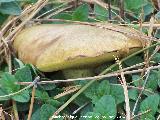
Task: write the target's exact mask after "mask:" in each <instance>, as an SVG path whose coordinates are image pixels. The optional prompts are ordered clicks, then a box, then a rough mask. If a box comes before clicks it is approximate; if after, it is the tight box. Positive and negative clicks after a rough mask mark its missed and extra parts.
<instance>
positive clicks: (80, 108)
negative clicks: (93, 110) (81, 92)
mask: <svg viewBox="0 0 160 120" xmlns="http://www.w3.org/2000/svg"><path fill="white" fill-rule="evenodd" d="M89 103H90V102H86V103H85V104H84V105H82V106H80V107H79V108H78V109H76V110H75V111H74V112H73V113H72V114H73V115H75V114H77V113H78V112H79V111H80V110H82V109H83V108H84V107H85V106H87V105H88V104H89Z"/></svg>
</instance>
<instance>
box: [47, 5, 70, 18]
mask: <svg viewBox="0 0 160 120" xmlns="http://www.w3.org/2000/svg"><path fill="white" fill-rule="evenodd" d="M72 7H73V5H70V6H67V7H65V8H61V9H59V10H57V11H56V12H54V13H52V14H49V15H48V16H46V17H45V18H46V19H49V18H50V17H52V16H54V15H57V14H59V13H61V12H63V11H64V10H67V9H70V8H72Z"/></svg>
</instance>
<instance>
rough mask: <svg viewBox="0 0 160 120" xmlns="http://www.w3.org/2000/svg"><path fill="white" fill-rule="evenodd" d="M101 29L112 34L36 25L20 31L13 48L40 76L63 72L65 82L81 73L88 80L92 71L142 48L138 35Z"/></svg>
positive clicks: (70, 26) (84, 28) (89, 28)
mask: <svg viewBox="0 0 160 120" xmlns="http://www.w3.org/2000/svg"><path fill="white" fill-rule="evenodd" d="M104 26H105V27H108V28H110V29H113V30H109V29H104V28H102V27H97V26H90V25H82V24H52V25H51V24H43V25H37V26H33V27H30V28H26V29H24V30H22V31H21V32H20V33H19V34H18V35H17V37H16V38H15V40H14V48H15V50H16V51H17V53H18V57H19V58H20V59H21V60H22V61H23V62H24V63H31V64H33V65H35V66H36V67H37V68H38V69H39V70H41V71H43V72H53V71H58V70H63V73H64V74H65V76H67V78H68V77H69V78H76V77H80V76H81V75H80V74H82V73H83V75H84V74H85V75H86V74H87V76H91V74H90V73H91V72H90V71H91V69H92V68H93V67H95V66H97V65H100V64H102V63H104V62H107V61H112V60H114V57H115V56H118V57H123V56H125V55H128V54H131V53H133V52H135V51H137V50H139V49H141V48H142V46H143V42H142V40H140V37H139V36H140V35H141V34H140V33H139V32H138V31H136V30H134V29H131V28H128V27H122V26H118V25H113V24H105V25H104ZM115 30H117V31H115ZM118 31H121V32H118ZM122 32H128V33H130V34H134V36H132V35H126V34H123V33H122ZM136 36H137V37H136ZM82 71H83V72H82ZM77 73H78V74H79V75H78V76H77Z"/></svg>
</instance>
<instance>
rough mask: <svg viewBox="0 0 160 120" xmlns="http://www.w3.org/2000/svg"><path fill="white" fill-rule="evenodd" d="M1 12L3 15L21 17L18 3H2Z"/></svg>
mask: <svg viewBox="0 0 160 120" xmlns="http://www.w3.org/2000/svg"><path fill="white" fill-rule="evenodd" d="M0 12H1V13H3V14H10V15H20V14H21V8H20V6H19V5H18V4H17V3H16V2H8V3H1V5H0Z"/></svg>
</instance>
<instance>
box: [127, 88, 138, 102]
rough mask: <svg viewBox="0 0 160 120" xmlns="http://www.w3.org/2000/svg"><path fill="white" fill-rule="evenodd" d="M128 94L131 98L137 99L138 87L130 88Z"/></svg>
mask: <svg viewBox="0 0 160 120" xmlns="http://www.w3.org/2000/svg"><path fill="white" fill-rule="evenodd" d="M128 96H129V98H130V99H131V100H135V101H136V99H137V97H138V90H137V89H130V90H128Z"/></svg>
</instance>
